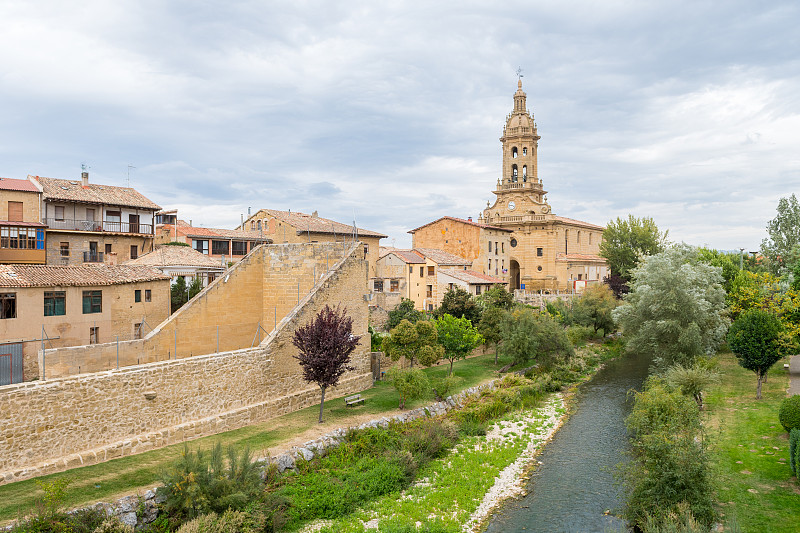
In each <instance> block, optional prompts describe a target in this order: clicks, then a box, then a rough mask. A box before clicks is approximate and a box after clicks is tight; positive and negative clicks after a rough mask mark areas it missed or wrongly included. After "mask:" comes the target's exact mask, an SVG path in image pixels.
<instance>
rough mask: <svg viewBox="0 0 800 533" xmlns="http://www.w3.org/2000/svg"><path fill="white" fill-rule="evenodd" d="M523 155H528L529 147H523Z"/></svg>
mask: <svg viewBox="0 0 800 533" xmlns="http://www.w3.org/2000/svg"><path fill="white" fill-rule="evenodd" d="M522 155H528V149H527V148H526V147H523V148H522Z"/></svg>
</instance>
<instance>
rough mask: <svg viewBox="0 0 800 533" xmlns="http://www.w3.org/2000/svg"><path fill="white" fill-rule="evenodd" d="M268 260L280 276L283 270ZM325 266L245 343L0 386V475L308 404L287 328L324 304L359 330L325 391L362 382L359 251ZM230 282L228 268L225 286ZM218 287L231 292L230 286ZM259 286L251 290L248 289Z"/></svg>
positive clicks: (309, 393) (306, 252)
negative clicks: (263, 331) (258, 339)
mask: <svg viewBox="0 0 800 533" xmlns="http://www.w3.org/2000/svg"><path fill="white" fill-rule="evenodd" d="M325 246H326V245H291V248H293V253H291V251H290V250H278V251H275V250H274V253H275V257H282V256H283V255H284V254H287V253H288V254H289V255H290V256H291V257H292V258H293V259H297V260H300V259H298V258H305V259H304V260H306V259H309V258H313V257H318V256H319V252H320V250H322V248H324V247H325ZM267 248H269V247H267ZM322 251H323V252H324V250H322ZM358 252H360V253H358ZM267 256H270V253H269V251H268V250H263V255H262V258H264V259H265V260H266V258H267ZM323 256H324V254H323ZM270 259H272V257H271V256H270ZM240 264H242V263H240ZM254 264H255V263H251V265H254ZM293 264H294V267H293V268H296V267H297V263H293ZM273 267H274V269H275V270H277V271H281V270H283V271H285V273H286V277H288V275H289V271H290V270H291V269H290V268H289V267H286V268H285V269H282V268H281V267H280V266H278V265H277V264H273ZM332 267H333V268H332V269H331V270H330V271H329V272H326V273H325V274H324V275H323V278H322V279H321V280H319V281H318V283H317V285H316V287H315V288H314V289H313V290H312V291H311V293H310V294H306V295H305V296H304V297H301V299H300V303H299V305H297V306H295V307H294V308H292V309H291V310H290V312H288V313H287V315H286V316H285V317H283V318H282V319H281V320H280V321H279V323H278V325H277V328H276V329H275V330H273V331H272V332H271V333H270V334H269V335H268V336H267V337H266V338H265V339H264V340H263V341H262V343H261V344H260V345H259V346H257V347H255V348H248V349H243V350H233V351H228V352H225V353H218V354H213V353H212V354H207V355H201V356H194V357H184V358H179V359H178V360H167V361H160V362H151V363H147V364H141V365H135V366H131V367H127V368H121V369H120V370H111V371H105V372H97V373H93V374H86V375H81V376H70V377H65V378H59V379H53V380H47V381H42V382H32V383H24V384H16V385H8V386H4V387H0V404H2V405H3V418H2V419H0V435H1V436H2V437H1V438H0V483H7V482H10V481H16V480H21V479H26V478H29V477H33V476H37V475H41V474H46V473H50V472H56V471H59V470H63V469H66V468H71V467H76V466H81V465H86V464H92V463H96V462H101V461H105V460H108V459H113V458H115V457H120V456H124V455H130V454H135V453H139V452H142V451H146V450H149V449H154V448H158V447H161V446H165V445H168V444H173V443H177V442H182V441H185V440H188V439H192V438H196V437H201V436H205V435H211V434H215V433H220V432H222V431H228V430H232V429H236V428H240V427H243V426H246V425H249V424H253V423H257V422H263V421H265V420H268V419H270V418H273V417H275V416H279V415H281V414H285V413H288V412H291V411H295V410H297V409H300V408H303V407H306V406H309V405H313V404H314V403H317V402H318V401H319V389H318V387H317V386H316V385H309V384H307V383H305V382H304V381H303V380H302V374H301V369H300V366H299V364H298V363H297V361H296V360H295V359H294V358H293V356H294V355H296V354H297V350H296V348H295V347H294V346H293V344H292V337H293V335H294V331H295V330H296V329H297V327H299V326H301V325H303V324H305V323H307V322H308V321H309V320H311V318H313V316H314V315H315V314H316V313H317V312H318V311H319V310H320V309H322V308H323V307H324V305H325V304H330V305H341V306H342V307H343V308H346V309H347V312H348V315H349V316H351V317H352V319H353V330H354V333H356V334H358V335H363V337H362V338H363V339H364V340H363V341H362V342H361V344H360V345H359V346H358V348H357V349H356V351H355V352H354V353H353V356H352V364H353V366H354V367H356V370H354V371H352V372H348V373H347V374H345V376H343V378H342V380H341V382H340V385H339V387H337V388H336V389H334V390H330V391H329V392H328V397H330V398H334V397H337V396H341V395H344V394H350V393H353V392H358V391H361V390H364V389H366V388H368V387H369V386H371V384H372V376H371V372H370V346H369V334H368V332H367V325H368V319H369V311H368V307H367V302H366V301H365V299H364V287H365V282H366V278H367V264H366V262H365V261H364V260H363V251H361V249H360V247H352V248H351V249H350V250H348V255H347V256H346V257H345V258H344V259H342V260H341V261H339V262H338V263H337V264H336V265H332ZM254 270H255V269H254ZM263 271H264V270H262V272H263ZM240 274H241V275H242V278H241V279H240V280H239V281H241V282H246V281H248V280H251V278H249V277H248V275H246V274H245V270H242V271H240ZM273 275H274V272H273ZM268 279H272V278H271V277H270V276H266V277H265V278H264V280H265V282H266V281H267V280H268ZM220 281H221V282H222V283H225V281H224V278H223V279H222V280H220ZM235 283H236V282H235V281H234V278H233V276H231V277H230V278H229V280H228V282H227V285H228V286H229V287H231V288H232V287H233V285H232V284H235ZM270 283H275V280H274V279H272V281H271V282H270ZM287 283H288V282H287ZM218 290H223V289H219V288H218ZM228 290H231V291H232V292H231V293H230V294H239V292H238V289H237V290H236V291H233V290H232V289H228ZM267 291H268V289H267V288H265V289H264V290H263V291H258V292H257V291H255V290H253V292H255V293H256V296H257V297H258V298H261V293H262V292H264V293H266V292H267ZM217 296H221V295H217ZM206 297H207V298H209V299H210V298H212V296H210V295H206ZM206 305H207V306H208V308H207V309H206V311H204V312H206V313H211V312H212V311H213V309H211V305H210V301H209V302H207V304H206ZM232 305H233V304H232ZM233 309H234V311H236V312H244V311H245V309H243V308H241V307H239V306H234V307H233ZM196 311H197V312H198V313H200V312H201V311H200V310H196ZM184 318H186V317H185V316H184ZM251 338H252V337H251ZM198 342H199V343H202V342H204V341H203V340H201V339H198Z"/></svg>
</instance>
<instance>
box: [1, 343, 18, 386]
mask: <svg viewBox="0 0 800 533" xmlns="http://www.w3.org/2000/svg"><path fill="white" fill-rule="evenodd" d="M21 382H22V343H21V342H18V343H15V344H0V385H10V384H11V383H21Z"/></svg>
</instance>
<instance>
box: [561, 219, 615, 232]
mask: <svg viewBox="0 0 800 533" xmlns="http://www.w3.org/2000/svg"><path fill="white" fill-rule="evenodd" d="M553 220H557V221H559V222H563V223H565V224H574V225H576V226H583V227H585V228H590V229H598V230H600V231H602V230H604V229H606V228H605V227H603V226H598V225H597V224H592V223H591V222H584V221H583V220H576V219H574V218H567V217H560V216H553Z"/></svg>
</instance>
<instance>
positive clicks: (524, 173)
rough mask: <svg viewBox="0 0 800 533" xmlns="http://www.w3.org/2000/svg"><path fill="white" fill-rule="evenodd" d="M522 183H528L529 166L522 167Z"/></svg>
mask: <svg viewBox="0 0 800 533" xmlns="http://www.w3.org/2000/svg"><path fill="white" fill-rule="evenodd" d="M522 181H528V165H522Z"/></svg>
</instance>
